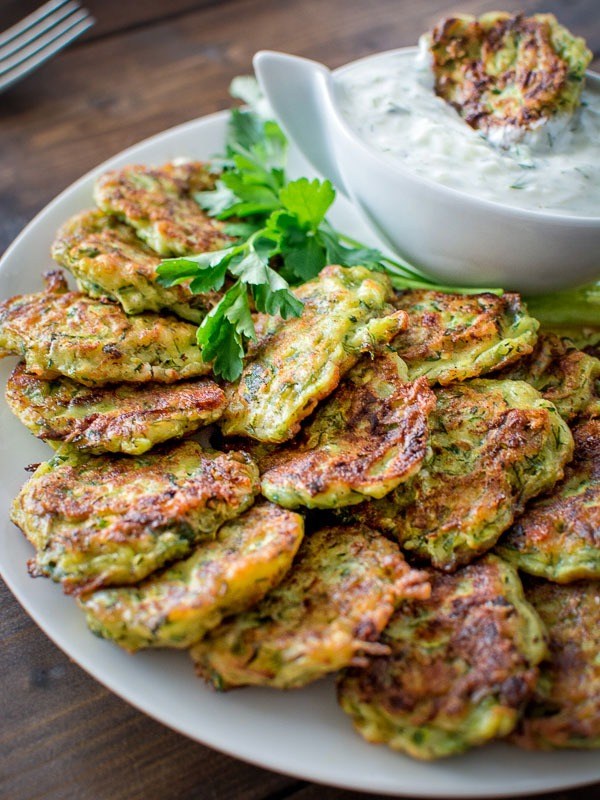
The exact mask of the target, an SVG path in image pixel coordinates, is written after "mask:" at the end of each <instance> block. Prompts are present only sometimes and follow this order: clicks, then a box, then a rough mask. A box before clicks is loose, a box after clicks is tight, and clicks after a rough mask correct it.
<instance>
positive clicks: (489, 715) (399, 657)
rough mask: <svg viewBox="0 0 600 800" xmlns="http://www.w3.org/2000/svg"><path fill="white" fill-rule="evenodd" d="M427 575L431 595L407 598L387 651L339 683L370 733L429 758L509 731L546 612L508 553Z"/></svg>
mask: <svg viewBox="0 0 600 800" xmlns="http://www.w3.org/2000/svg"><path fill="white" fill-rule="evenodd" d="M428 575H429V579H430V582H431V597H430V598H429V599H428V600H425V601H423V600H419V601H414V600H404V601H403V602H402V603H401V604H400V606H399V608H398V610H397V611H396V612H395V614H394V615H393V617H392V619H391V620H390V623H389V625H388V627H387V628H386V629H385V631H384V633H383V636H382V638H381V644H382V645H385V646H386V647H388V648H389V650H390V653H389V655H384V656H375V657H371V658H369V660H368V664H367V666H366V667H365V668H363V669H358V668H352V669H350V670H348V671H347V672H346V674H345V675H343V676H342V678H341V680H340V683H339V688H338V697H339V701H340V704H341V706H342V708H343V709H344V711H346V713H347V714H349V715H350V716H351V717H352V718H353V721H354V725H355V727H356V729H357V730H358V732H359V733H360V734H361V735H362V736H364V737H365V739H367V740H368V741H370V742H385V743H386V744H388V745H389V746H390V747H392V748H393V749H395V750H401V751H403V752H405V753H408V754H409V755H411V756H414V757H415V758H422V759H434V758H441V757H443V756H450V755H456V754H458V753H462V752H464V751H465V750H468V749H469V748H471V747H475V746H477V745H481V744H483V743H484V742H487V741H489V740H490V739H494V738H497V737H503V736H506V735H507V734H509V733H510V732H511V731H512V729H513V728H514V726H515V725H516V723H517V720H518V717H519V713H520V712H521V711H522V709H523V707H524V705H525V703H526V701H527V700H528V699H529V697H530V696H531V694H532V692H533V690H534V687H535V683H536V679H537V676H538V669H537V664H539V663H540V661H541V660H542V658H543V657H544V656H545V654H546V646H545V642H544V630H543V626H542V624H541V622H540V619H539V617H538V615H537V614H536V613H535V611H534V610H533V608H532V607H531V606H530V605H529V603H527V602H526V600H525V597H524V595H523V588H522V586H521V583H520V581H519V578H518V575H517V573H516V571H515V570H514V569H513V568H512V567H510V566H509V565H508V564H505V563H504V562H503V561H502V560H501V559H499V558H497V557H495V556H489V555H488V556H486V557H485V558H483V559H481V560H480V561H477V562H476V563H474V564H470V565H469V566H468V567H464V568H463V569H461V570H459V571H458V572H456V573H455V574H454V575H444V574H442V573H439V572H435V571H434V570H431V571H429V572H428Z"/></svg>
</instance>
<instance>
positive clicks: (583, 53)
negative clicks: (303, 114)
mask: <svg viewBox="0 0 600 800" xmlns="http://www.w3.org/2000/svg"><path fill="white" fill-rule="evenodd" d="M478 37H479V38H478ZM440 41H441V42H442V44H443V45H444V48H443V49H444V52H445V53H450V55H452V56H453V57H452V58H450V59H448V58H447V57H446V58H445V59H443V60H440V59H439V58H438V57H437V56H436V53H437V49H436V42H440ZM438 49H439V48H438ZM532 49H533V50H535V51H536V53H537V56H538V58H537V62H536V65H535V68H534V69H526V67H527V65H528V62H529V60H530V58H531V51H532ZM590 60H591V53H590V51H589V50H587V48H586V47H585V42H584V41H583V39H580V38H577V37H575V36H572V35H571V34H570V33H569V32H568V31H567V30H566V29H565V28H563V27H562V26H560V25H559V24H558V23H557V22H556V20H555V18H554V17H552V15H549V14H537V15H535V16H533V17H527V18H523V17H522V16H519V15H517V16H510V15H508V14H503V13H500V12H495V13H494V14H486V15H484V16H483V17H480V18H479V19H475V18H474V17H467V16H466V15H465V16H461V17H453V18H451V19H448V20H444V21H442V22H441V23H440V24H439V25H438V26H437V27H436V28H435V29H434V30H433V31H432V32H431V33H429V34H425V35H424V36H423V37H422V38H421V41H420V47H419V51H418V53H417V52H415V51H410V50H409V51H406V52H401V51H400V52H397V51H394V52H390V53H384V54H382V55H381V56H378V57H376V58H368V59H364V60H362V61H359V62H357V63H356V64H354V65H352V66H350V67H349V68H348V69H344V70H343V71H342V72H340V73H339V75H337V76H336V78H335V80H336V94H337V100H338V107H339V109H340V111H341V113H342V116H343V117H344V118H345V119H346V121H347V123H348V124H349V126H350V127H351V128H352V129H353V130H354V131H355V132H356V133H357V134H358V135H359V136H360V138H361V139H363V140H364V141H365V142H366V143H367V144H369V145H371V146H372V147H373V148H375V149H376V150H379V151H380V152H381V153H382V154H383V155H384V156H385V157H386V158H388V159H389V160H390V161H391V162H395V163H396V164H400V165H401V166H404V167H407V168H408V169H409V170H410V171H411V172H414V173H416V174H417V175H419V176H423V177H427V178H429V179H431V180H433V181H435V182H437V183H442V184H444V185H445V186H448V187H451V188H453V189H458V190H460V191H463V192H466V193H468V194H470V195H473V196H475V197H478V198H482V199H486V200H492V201H496V202H499V203H502V204H504V205H508V206H514V207H517V208H523V209H530V210H537V211H544V212H551V213H560V214H568V215H577V216H591V217H597V216H600V80H593V81H590V80H588V81H587V82H586V81H585V70H586V67H587V65H588V64H589V61H590ZM442 61H443V63H442ZM461 82H462V83H461ZM528 84H530V85H528ZM482 86H483V89H482V88H481V87H482ZM540 93H542V94H543V101H542V100H540ZM509 101H510V102H509ZM517 112H518V113H517ZM528 120H529V121H528Z"/></svg>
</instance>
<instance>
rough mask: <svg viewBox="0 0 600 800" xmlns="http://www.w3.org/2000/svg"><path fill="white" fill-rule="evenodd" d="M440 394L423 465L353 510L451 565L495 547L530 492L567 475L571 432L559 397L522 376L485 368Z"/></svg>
mask: <svg viewBox="0 0 600 800" xmlns="http://www.w3.org/2000/svg"><path fill="white" fill-rule="evenodd" d="M436 396H437V408H436V410H435V412H434V413H433V414H432V416H431V418H430V426H431V436H430V442H429V443H430V452H429V454H428V456H427V457H426V459H425V461H424V462H423V465H422V466H421V469H420V470H419V472H418V473H417V474H416V475H415V476H414V477H412V478H411V479H410V480H408V481H407V482H406V483H403V484H400V486H398V487H397V488H396V489H394V490H393V491H392V492H390V494H389V495H387V496H386V497H384V498H383V499H382V500H375V501H373V502H371V503H364V504H362V505H360V506H357V507H356V508H354V509H352V510H349V511H348V512H346V513H347V515H348V516H349V517H350V518H351V519H355V520H360V521H361V522H364V523H365V524H367V525H369V526H371V527H373V528H377V529H378V530H381V531H383V532H384V533H386V534H388V535H391V536H393V537H394V538H396V539H397V540H398V541H399V542H400V545H401V546H402V547H403V548H404V549H405V550H407V551H409V552H411V553H414V554H415V555H417V556H419V557H420V558H425V559H427V560H430V561H431V563H432V564H433V565H434V566H435V567H438V568H439V569H443V570H449V571H451V570H453V569H455V568H456V567H458V566H459V565H461V564H465V563H468V562H469V561H472V560H473V559H474V558H475V557H476V556H477V555H479V554H480V553H483V552H485V551H486V550H489V549H490V548H491V547H493V546H494V544H495V543H496V541H497V539H498V538H499V536H500V534H501V533H502V532H503V531H505V530H506V529H507V528H508V527H509V526H510V525H511V523H512V521H513V519H514V518H515V515H517V514H518V513H519V512H520V511H521V510H522V508H523V506H524V505H525V503H526V502H527V500H529V499H531V498H532V497H535V496H536V495H538V494H540V493H541V492H543V491H545V490H548V489H551V488H552V486H554V484H555V483H556V481H557V480H559V479H560V478H562V475H563V467H564V465H565V463H566V462H567V461H569V459H570V458H571V456H572V453H573V438H572V436H571V433H570V431H569V428H568V427H567V425H566V424H565V422H564V421H563V420H562V419H561V417H560V416H559V414H558V412H557V411H556V409H555V408H554V406H553V405H552V404H551V403H548V402H547V401H546V400H544V399H543V398H542V397H540V395H539V394H538V392H537V391H536V390H535V389H534V388H533V387H531V386H529V384H527V383H523V382H522V381H492V380H485V379H482V378H478V379H474V380H472V381H468V382H466V383H456V384H452V385H451V386H446V387H444V388H440V389H436ZM340 513H341V512H340Z"/></svg>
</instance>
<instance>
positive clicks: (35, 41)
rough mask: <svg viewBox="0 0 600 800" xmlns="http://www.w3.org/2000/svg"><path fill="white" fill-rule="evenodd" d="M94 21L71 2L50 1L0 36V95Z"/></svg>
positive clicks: (76, 4) (75, 3)
mask: <svg viewBox="0 0 600 800" xmlns="http://www.w3.org/2000/svg"><path fill="white" fill-rule="evenodd" d="M95 21H96V20H95V19H94V18H93V17H92V16H91V15H90V14H89V12H88V11H86V10H85V9H84V8H81V6H80V5H79V3H77V2H73V0H50V2H49V3H44V5H43V6H40V8H38V9H37V11H34V12H33V14H29V16H27V17H25V18H24V19H22V20H21V21H20V22H17V24H16V25H13V26H12V28H9V29H8V30H6V31H4V32H3V33H0V92H2V91H4V89H8V87H9V86H12V84H13V83H16V82H17V81H20V80H21V79H22V78H24V77H25V76H26V75H28V74H29V73H30V72H33V70H34V69H37V68H38V67H39V66H40V65H41V64H43V63H44V61H47V60H48V59H49V58H52V56H53V55H55V54H56V53H58V52H59V50H62V49H63V47H66V46H67V45H68V44H70V43H71V42H72V41H73V40H74V39H76V38H77V37H78V36H81V34H82V33H83V32H84V31H87V29H88V28H90V27H91V26H92V25H93V24H94V22H95Z"/></svg>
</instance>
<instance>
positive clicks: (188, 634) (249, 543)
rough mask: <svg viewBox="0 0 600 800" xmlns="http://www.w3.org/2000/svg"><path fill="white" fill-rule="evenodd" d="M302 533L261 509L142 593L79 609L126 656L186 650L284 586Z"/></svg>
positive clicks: (88, 601)
mask: <svg viewBox="0 0 600 800" xmlns="http://www.w3.org/2000/svg"><path fill="white" fill-rule="evenodd" d="M303 532H304V522H303V519H302V517H301V516H300V515H299V514H294V513H293V512H291V511H285V510H284V509H282V508H278V507H277V506H274V505H271V503H261V504H259V505H256V506H253V507H252V508H251V509H250V510H249V511H246V513H245V514H243V515H242V516H241V517H238V519H236V520H233V521H232V522H226V523H225V525H223V526H222V527H221V528H220V529H219V532H218V533H217V538H216V541H213V542H208V543H206V544H201V545H199V547H198V548H197V550H196V551H195V553H194V554H193V555H192V556H190V557H189V558H188V559H186V560H185V561H180V562H178V563H177V564H173V566H171V567H169V568H168V569H167V570H165V571H164V572H162V573H160V574H157V575H152V576H151V577H150V578H148V579H147V580H146V581H144V582H143V583H142V584H140V585H139V586H133V587H125V588H119V589H101V590H100V591H98V592H94V593H93V594H91V595H89V596H88V597H86V598H84V599H83V600H81V601H80V605H81V607H82V608H83V610H84V611H85V612H86V618H87V623H88V625H89V627H90V628H91V630H92V631H93V632H94V633H95V634H97V635H98V636H103V637H104V638H105V639H112V640H113V641H115V642H117V643H118V644H120V645H121V646H122V647H124V648H125V649H127V650H131V651H134V650H139V649H140V648H142V647H176V648H184V647H189V646H190V645H192V644H194V643H195V642H197V641H199V640H200V639H201V638H202V637H203V636H204V635H205V634H206V632H207V631H209V630H211V629H212V628H215V627H216V626H217V625H218V624H219V623H220V622H221V620H222V619H223V617H226V616H228V615H230V614H237V613H239V612H240V611H245V610H246V609H248V608H251V607H252V606H253V605H254V604H255V603H257V602H258V601H259V600H261V599H262V598H263V597H264V596H265V594H266V593H267V592H268V591H269V589H270V588H271V587H273V586H276V585H277V584H278V583H279V582H280V581H281V579H282V578H283V576H284V575H285V574H286V572H287V571H288V570H289V568H290V566H291V563H292V559H293V558H294V556H295V555H296V551H297V550H298V547H299V546H300V542H301V541H302V536H303Z"/></svg>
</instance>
